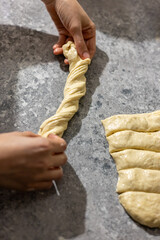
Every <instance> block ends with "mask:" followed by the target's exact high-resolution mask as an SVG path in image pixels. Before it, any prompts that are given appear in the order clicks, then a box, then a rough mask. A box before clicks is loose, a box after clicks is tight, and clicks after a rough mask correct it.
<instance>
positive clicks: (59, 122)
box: [39, 41, 91, 137]
mask: <svg viewBox="0 0 160 240" xmlns="http://www.w3.org/2000/svg"><path fill="white" fill-rule="evenodd" d="M63 54H64V56H65V57H66V58H67V59H68V61H69V65H70V67H69V71H70V73H69V75H68V78H67V81H66V85H65V88H64V99H63V101H62V103H61V105H60V106H59V108H58V110H57V112H56V114H55V115H54V116H52V117H50V118H48V119H47V120H45V121H44V122H43V123H42V125H41V126H40V130H39V134H40V135H41V136H43V137H47V136H48V135H49V134H50V133H54V134H56V135H58V136H60V137H62V135H63V133H64V131H65V130H66V129H67V126H68V121H69V120H70V119H71V118H72V117H73V115H74V114H75V113H76V112H77V111H78V108H79V100H80V98H81V97H82V96H84V95H85V93H86V78H85V76H84V74H85V73H86V72H87V70H88V65H89V64H90V62H91V60H90V59H89V58H87V59H85V60H82V59H81V58H80V57H79V56H78V54H77V51H76V48H75V45H74V43H73V42H71V41H69V42H68V43H67V44H65V45H63Z"/></svg>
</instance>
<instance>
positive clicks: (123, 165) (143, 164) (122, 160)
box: [111, 149, 160, 171]
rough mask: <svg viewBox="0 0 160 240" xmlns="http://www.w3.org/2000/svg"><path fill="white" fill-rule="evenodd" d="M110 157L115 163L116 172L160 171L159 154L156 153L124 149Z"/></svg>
mask: <svg viewBox="0 0 160 240" xmlns="http://www.w3.org/2000/svg"><path fill="white" fill-rule="evenodd" d="M111 155H112V157H113V158H114V160H115V162H116V167H117V171H119V170H122V169H127V168H144V169H158V170H160V153H158V152H153V151H144V150H135V149H126V150H123V151H120V152H114V153H111Z"/></svg>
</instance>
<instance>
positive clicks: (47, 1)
mask: <svg viewBox="0 0 160 240" xmlns="http://www.w3.org/2000/svg"><path fill="white" fill-rule="evenodd" d="M41 1H42V2H43V3H44V4H45V5H46V6H48V5H50V4H55V2H56V0H41Z"/></svg>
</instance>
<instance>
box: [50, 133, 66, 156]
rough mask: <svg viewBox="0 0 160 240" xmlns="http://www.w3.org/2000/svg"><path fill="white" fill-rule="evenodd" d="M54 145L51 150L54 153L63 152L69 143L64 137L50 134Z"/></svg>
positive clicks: (51, 142)
mask: <svg viewBox="0 0 160 240" xmlns="http://www.w3.org/2000/svg"><path fill="white" fill-rule="evenodd" d="M47 139H48V140H49V141H50V144H51V146H52V148H51V151H52V152H54V153H61V152H64V151H65V150H66V147H67V143H66V141H65V140H64V139H63V138H60V137H58V136H57V135H54V134H49V136H48V138H47Z"/></svg>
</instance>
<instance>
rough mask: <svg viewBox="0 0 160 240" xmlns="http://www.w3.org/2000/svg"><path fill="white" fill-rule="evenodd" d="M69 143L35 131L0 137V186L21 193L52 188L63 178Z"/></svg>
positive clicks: (7, 134) (0, 135)
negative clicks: (54, 183) (56, 181)
mask: <svg viewBox="0 0 160 240" xmlns="http://www.w3.org/2000/svg"><path fill="white" fill-rule="evenodd" d="M65 149H66V142H65V141H64V140H63V139H62V138H60V137H58V136H56V135H53V134H50V135H49V137H48V138H43V137H40V136H39V135H37V134H34V133H32V132H12V133H4V134H0V187H2V188H8V189H15V190H20V191H31V190H41V189H49V188H51V187H52V180H53V179H58V178H61V177H62V175H63V171H62V168H61V166H62V165H64V164H65V163H66V161H67V157H66V154H65V153H64V151H65Z"/></svg>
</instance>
